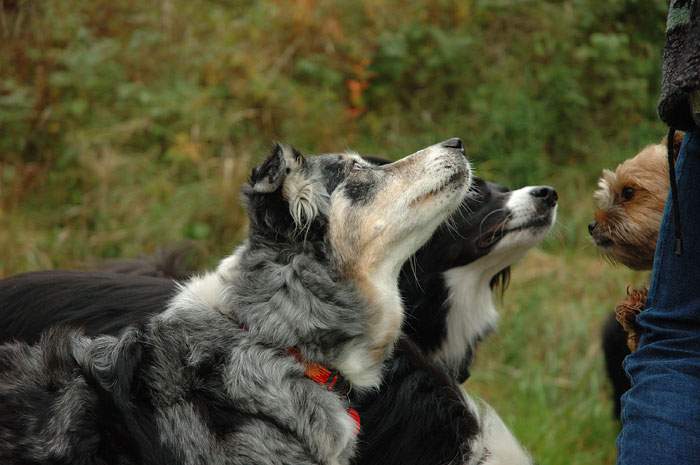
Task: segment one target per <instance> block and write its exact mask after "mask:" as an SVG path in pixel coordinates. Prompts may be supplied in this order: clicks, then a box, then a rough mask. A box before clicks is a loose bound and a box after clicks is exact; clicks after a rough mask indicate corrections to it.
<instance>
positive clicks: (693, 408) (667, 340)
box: [618, 132, 700, 465]
mask: <svg viewBox="0 0 700 465" xmlns="http://www.w3.org/2000/svg"><path fill="white" fill-rule="evenodd" d="M676 173H677V175H678V192H679V202H680V212H681V225H682V233H683V253H682V255H681V256H676V255H675V253H674V239H675V238H674V231H675V229H674V224H673V221H672V218H671V216H670V205H669V204H670V196H669V200H668V201H667V204H666V211H665V213H664V220H663V222H662V224H661V232H660V235H659V241H658V243H657V247H656V255H655V257H654V270H653V274H652V280H651V287H650V290H649V298H648V300H647V309H646V310H644V311H643V312H642V313H641V314H640V315H639V317H638V318H637V322H638V323H639V326H640V329H641V338H640V342H639V347H638V349H637V351H636V352H634V353H632V354H631V355H630V356H628V357H627V359H626V360H625V370H626V371H627V373H628V374H629V376H630V378H631V381H632V388H631V389H630V390H629V391H627V393H626V394H625V395H624V396H623V397H622V431H621V433H620V436H619V437H618V452H619V454H618V465H647V464H649V465H667V464H668V465H680V464H683V465H692V464H700V133H698V132H695V133H689V134H687V135H686V138H685V140H684V141H683V146H682V148H681V152H680V155H679V157H678V162H677V166H676Z"/></svg>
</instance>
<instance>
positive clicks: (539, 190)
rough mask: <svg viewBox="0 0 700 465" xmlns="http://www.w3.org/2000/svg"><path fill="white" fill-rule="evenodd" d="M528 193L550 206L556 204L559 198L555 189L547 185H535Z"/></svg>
mask: <svg viewBox="0 0 700 465" xmlns="http://www.w3.org/2000/svg"><path fill="white" fill-rule="evenodd" d="M530 195H531V196H533V197H537V198H538V199H542V201H543V202H544V203H546V204H547V205H549V206H550V207H553V206H555V205H556V204H557V200H559V195H557V191H555V190H554V189H553V188H551V187H549V186H541V187H536V188H534V189H532V190H531V191H530Z"/></svg>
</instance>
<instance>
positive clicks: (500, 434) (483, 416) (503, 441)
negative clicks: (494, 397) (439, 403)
mask: <svg viewBox="0 0 700 465" xmlns="http://www.w3.org/2000/svg"><path fill="white" fill-rule="evenodd" d="M461 391H462V395H463V396H464V401H465V403H466V405H467V408H468V409H469V410H470V411H471V412H472V413H473V414H474V416H475V417H476V418H477V419H478V422H479V435H478V436H477V437H476V438H475V439H474V440H473V441H472V442H471V450H472V457H471V458H470V460H469V461H468V462H467V464H466V465H532V463H533V462H532V458H531V457H530V454H528V453H527V452H526V451H525V449H524V448H523V447H522V446H521V445H520V443H519V442H518V440H517V439H516V438H515V436H513V433H511V431H510V430H509V429H508V427H507V426H506V425H505V423H503V420H502V419H501V417H500V416H498V413H496V411H495V410H494V409H493V408H492V407H491V406H490V405H488V404H487V403H486V402H484V401H483V400H480V399H477V400H474V399H472V398H471V397H470V396H469V395H468V394H467V392H466V391H465V390H464V388H462V389H461Z"/></svg>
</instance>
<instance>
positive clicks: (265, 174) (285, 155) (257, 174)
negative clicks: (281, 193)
mask: <svg viewBox="0 0 700 465" xmlns="http://www.w3.org/2000/svg"><path fill="white" fill-rule="evenodd" d="M302 166H304V157H303V156H302V154H301V153H300V152H299V151H298V150H297V149H295V148H294V147H289V146H286V145H282V144H279V143H278V144H275V145H274V147H273V148H272V153H270V155H269V156H268V157H267V158H266V159H265V161H263V162H262V163H261V164H260V165H258V166H256V167H255V168H253V172H252V173H251V175H250V186H251V187H252V189H253V191H254V192H257V193H260V194H266V193H271V192H276V191H277V190H279V189H280V187H282V184H283V183H284V179H285V178H286V177H287V175H289V174H290V173H291V172H292V171H296V170H298V169H299V168H301V167H302Z"/></svg>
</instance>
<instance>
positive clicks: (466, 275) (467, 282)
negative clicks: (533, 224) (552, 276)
mask: <svg viewBox="0 0 700 465" xmlns="http://www.w3.org/2000/svg"><path fill="white" fill-rule="evenodd" d="M525 252H526V250H525V251H513V252H512V253H495V254H488V255H486V256H483V257H481V258H479V259H478V260H475V261H473V262H471V263H469V264H467V265H464V266H460V267H455V268H451V269H449V270H447V271H444V272H434V273H428V274H423V275H414V274H413V273H412V272H411V271H410V269H409V270H407V269H404V270H403V272H402V276H401V278H402V279H401V291H402V294H403V295H404V296H406V297H407V299H406V301H407V302H412V305H407V309H406V313H407V315H406V324H405V326H404V332H405V333H406V334H407V335H408V336H410V337H411V339H413V340H414V341H415V342H416V343H417V344H418V346H419V347H420V348H421V349H422V350H423V351H424V352H425V353H427V354H430V355H431V356H432V357H433V358H434V359H435V360H437V361H440V362H442V363H444V364H445V365H446V366H447V367H448V369H449V370H450V371H451V372H452V374H453V375H454V376H455V378H456V379H457V380H458V381H459V382H463V381H465V380H466V379H467V378H468V377H469V366H470V365H471V362H472V359H473V352H474V347H475V346H476V344H477V343H478V342H479V341H480V340H481V339H483V338H484V337H485V336H486V335H488V333H489V332H491V331H492V330H493V329H494V328H495V327H496V324H497V322H498V312H497V310H496V305H495V301H494V295H493V291H492V289H491V280H492V279H493V277H494V276H495V275H496V274H497V273H498V272H500V271H501V270H503V269H504V268H505V267H507V266H509V265H510V264H512V263H514V262H515V261H517V260H518V259H519V258H520V257H521V256H522V255H523V254H524V253H525Z"/></svg>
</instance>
